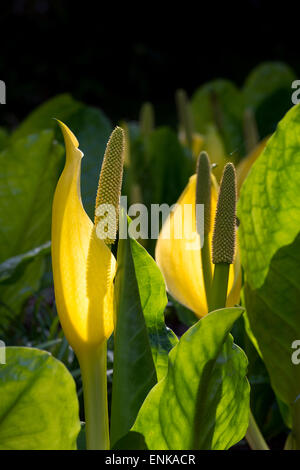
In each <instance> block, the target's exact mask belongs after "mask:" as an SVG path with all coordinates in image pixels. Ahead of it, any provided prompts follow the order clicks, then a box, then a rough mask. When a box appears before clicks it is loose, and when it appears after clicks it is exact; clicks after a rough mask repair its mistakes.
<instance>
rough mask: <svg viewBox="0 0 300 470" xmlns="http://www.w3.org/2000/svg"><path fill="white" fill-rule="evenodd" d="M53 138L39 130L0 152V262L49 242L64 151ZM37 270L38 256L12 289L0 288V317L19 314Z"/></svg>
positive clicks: (39, 269) (39, 272)
mask: <svg viewBox="0 0 300 470" xmlns="http://www.w3.org/2000/svg"><path fill="white" fill-rule="evenodd" d="M53 137H54V134H53V131H42V132H41V133H40V134H34V135H31V136H28V137H25V138H23V139H19V140H14V141H13V142H12V143H11V145H10V146H9V147H7V148H6V149H5V150H4V151H2V152H1V153H0V166H1V179H0V193H1V205H0V262H3V261H5V260H7V259H8V258H11V257H14V256H17V255H21V254H24V253H27V252H28V251H31V250H32V249H34V248H35V247H37V246H40V245H42V244H43V243H45V242H46V241H48V240H49V238H50V228H51V207H52V198H53V194H54V189H55V185H56V183H57V180H58V177H59V173H60V171H61V167H62V163H63V162H62V160H63V148H62V146H60V145H59V144H58V143H56V142H55V141H54V140H53ZM42 272H43V259H42V257H39V258H37V259H36V260H34V261H33V262H32V263H30V265H28V266H27V267H26V268H25V271H24V274H23V275H22V276H21V278H20V279H19V280H18V281H17V283H16V285H12V286H1V288H0V301H1V305H2V307H0V316H1V317H2V315H7V314H9V316H12V315H17V314H18V313H19V310H20V307H21V305H22V303H23V302H24V300H25V299H26V297H27V296H28V295H30V294H31V293H32V292H33V291H34V290H35V289H36V288H37V287H38V282H39V279H40V277H41V275H42ZM3 305H5V306H3Z"/></svg>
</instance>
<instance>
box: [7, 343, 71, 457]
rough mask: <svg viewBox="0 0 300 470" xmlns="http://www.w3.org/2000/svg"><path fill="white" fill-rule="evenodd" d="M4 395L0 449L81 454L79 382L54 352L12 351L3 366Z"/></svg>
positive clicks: (36, 350) (9, 348)
mask: <svg viewBox="0 0 300 470" xmlns="http://www.w3.org/2000/svg"><path fill="white" fill-rule="evenodd" d="M0 396H1V400H0V449H9V450H51V449H55V450H72V449H76V438H77V435H78V433H79V430H80V421H79V416H78V413H79V409H78V400H77V395H76V388H75V382H74V380H73V378H72V376H71V374H70V373H69V372H68V370H67V369H66V367H65V366H64V365H63V364H62V363H61V362H60V361H58V360H56V359H54V358H53V357H52V356H51V355H50V354H49V353H47V352H45V351H40V350H38V349H33V348H23V347H8V348H7V349H6V364H5V365H0Z"/></svg>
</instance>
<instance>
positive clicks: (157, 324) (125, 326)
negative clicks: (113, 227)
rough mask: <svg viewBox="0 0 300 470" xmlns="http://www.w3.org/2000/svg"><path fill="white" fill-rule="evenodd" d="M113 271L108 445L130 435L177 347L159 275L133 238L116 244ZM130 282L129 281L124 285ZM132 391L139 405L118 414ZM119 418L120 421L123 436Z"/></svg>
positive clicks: (158, 271) (155, 265)
mask: <svg viewBox="0 0 300 470" xmlns="http://www.w3.org/2000/svg"><path fill="white" fill-rule="evenodd" d="M129 221H130V219H129ZM118 266H119V271H118V273H117V281H116V282H117V284H116V286H117V288H118V286H119V289H120V290H119V291H118V290H117V299H118V300H117V328H116V332H115V357H114V379H113V399H112V400H113V401H112V410H113V413H112V426H111V429H112V437H113V439H112V441H113V443H115V442H116V441H117V440H118V439H119V438H120V437H121V436H122V435H125V434H126V433H127V432H128V431H129V430H130V428H131V426H132V425H133V423H134V420H135V418H136V416H137V412H138V410H139V408H140V406H141V404H142V402H143V400H144V399H145V397H146V395H147V393H148V391H149V390H150V389H151V387H152V386H153V385H154V384H155V383H156V380H158V381H159V380H161V379H162V378H163V377H164V376H165V374H166V372H167V366H168V353H169V352H170V350H171V349H172V348H173V347H174V346H175V344H176V343H177V337H176V336H175V334H174V333H173V332H172V331H171V330H170V329H169V328H167V327H166V326H165V322H164V310H165V307H166V305H167V300H168V299H167V296H166V288H165V283H164V280H163V277H162V274H161V272H160V270H159V268H158V266H157V264H156V263H155V261H154V260H153V258H152V257H151V256H150V255H149V254H148V253H147V251H146V250H145V249H144V248H143V247H142V246H141V245H139V243H138V242H137V241H136V240H134V239H133V238H128V239H127V240H119V248H118ZM129 279H131V280H132V281H131V282H129ZM118 283H119V284H118ZM121 288H122V289H123V291H122V290H121ZM122 292H123V294H122ZM121 294H122V295H121ZM127 296H128V299H127ZM126 302H128V305H127V303H126ZM125 308H126V309H125ZM118 322H119V326H118ZM138 327H140V331H139V330H138ZM121 328H122V329H121ZM132 328H133V333H132V332H131V331H132ZM142 337H144V340H143V341H144V343H143V342H142V340H141V338H142ZM127 343H128V344H127ZM149 346H150V351H149ZM125 348H129V349H130V354H129V353H128V352H127V354H129V357H127V355H126V349H125ZM151 352H152V361H151V360H150V354H151ZM153 365H154V367H155V370H153ZM119 369H121V370H119ZM144 369H145V370H144ZM142 371H144V372H143V373H142ZM132 377H134V379H133V378H132ZM145 378H146V379H145ZM149 379H150V380H151V382H150V383H149ZM144 380H145V384H144V383H143V382H144ZM128 381H129V383H128V384H127V382H128ZM145 386H146V389H145ZM131 389H132V390H133V391H132V393H133V398H134V399H136V395H138V396H139V397H140V399H139V401H138V403H137V404H135V403H133V404H132V409H133V412H132V411H130V412H129V410H128V409H126V410H120V409H119V408H120V407H121V408H122V407H123V408H124V402H126V403H131V400H132V396H131V395H130V390H131ZM138 390H140V391H138ZM137 391H138V392H137ZM126 408H128V406H127V407H126ZM120 415H122V416H123V417H124V422H123V430H122V432H121V431H120ZM116 429H117V432H115V431H116ZM114 433H116V436H114Z"/></svg>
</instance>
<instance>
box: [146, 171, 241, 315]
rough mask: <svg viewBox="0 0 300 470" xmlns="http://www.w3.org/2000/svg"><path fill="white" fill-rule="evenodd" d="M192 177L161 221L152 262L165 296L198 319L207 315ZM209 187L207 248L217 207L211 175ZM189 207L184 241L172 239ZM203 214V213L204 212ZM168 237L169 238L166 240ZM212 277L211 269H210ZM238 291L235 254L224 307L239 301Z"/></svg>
mask: <svg viewBox="0 0 300 470" xmlns="http://www.w3.org/2000/svg"><path fill="white" fill-rule="evenodd" d="M196 178H197V176H196V175H193V176H191V178H190V180H189V182H188V185H187V186H186V188H185V189H184V191H183V193H182V194H181V196H180V198H179V200H178V201H177V205H176V208H175V210H174V211H172V212H171V213H170V215H169V217H168V218H167V220H166V221H165V223H164V225H163V227H162V230H161V233H160V235H159V238H158V240H157V244H156V250H155V258H156V262H157V264H158V266H159V267H160V269H161V271H162V273H163V276H164V279H165V282H166V286H167V290H168V292H169V293H170V294H171V295H172V297H174V299H176V300H177V301H178V302H180V303H181V304H183V305H185V306H186V307H188V308H189V309H190V310H192V311H193V312H194V313H195V314H196V315H197V316H198V317H199V318H200V317H203V316H204V315H206V314H207V313H208V306H207V301H206V295H205V287H204V279H203V273H202V262H201V256H200V252H199V250H200V236H199V234H198V233H197V231H196V211H195V200H196ZM211 178H212V187H211V217H210V221H211V230H210V232H209V234H208V237H209V245H210V246H211V241H212V229H213V223H214V219H215V212H216V206H217V192H218V184H217V182H216V180H215V178H214V176H213V175H212V177H211ZM185 204H190V205H192V208H193V209H192V210H191V211H190V212H188V214H187V217H185V220H182V225H183V226H184V227H185V231H184V237H182V238H177V237H176V227H175V222H176V224H177V220H178V219H177V218H178V217H181V216H182V219H184V214H185V211H184V205H185ZM204 210H205V209H204ZM169 234H170V236H169ZM211 270H212V273H213V272H214V265H213V264H212V265H211ZM240 288H241V267H240V262H239V255H238V250H237V254H236V257H235V261H234V264H233V265H231V266H230V270H229V282H228V292H227V295H228V298H227V306H233V305H235V304H236V303H238V301H239V295H240Z"/></svg>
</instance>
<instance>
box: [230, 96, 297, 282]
mask: <svg viewBox="0 0 300 470" xmlns="http://www.w3.org/2000/svg"><path fill="white" fill-rule="evenodd" d="M299 134H300V107H299V105H297V106H294V107H293V108H292V109H291V110H290V111H289V112H288V113H287V114H286V116H285V117H284V119H282V121H281V122H280V123H279V124H278V128H277V130H276V132H275V134H274V135H273V136H272V137H271V138H270V139H269V141H268V143H267V146H266V148H265V150H264V151H263V153H262V154H261V155H260V157H259V158H258V159H257V160H256V162H255V163H254V165H253V167H252V169H251V171H250V173H249V175H248V177H247V179H246V181H245V182H244V184H243V187H242V190H241V195H240V199H239V203H238V217H239V219H240V222H241V223H240V227H239V240H240V246H241V259H242V264H243V267H244V269H245V273H246V279H247V282H248V284H249V286H250V287H251V288H252V289H258V288H259V287H261V286H262V285H263V283H264V280H265V278H266V276H267V273H268V270H269V266H270V262H271V259H272V257H273V256H274V255H275V253H276V252H277V251H278V250H279V249H280V248H281V247H283V246H285V245H289V244H291V243H292V242H293V241H294V239H295V237H296V236H297V234H298V232H299V220H300V198H299V197H297V195H298V194H299V174H300V140H299Z"/></svg>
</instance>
